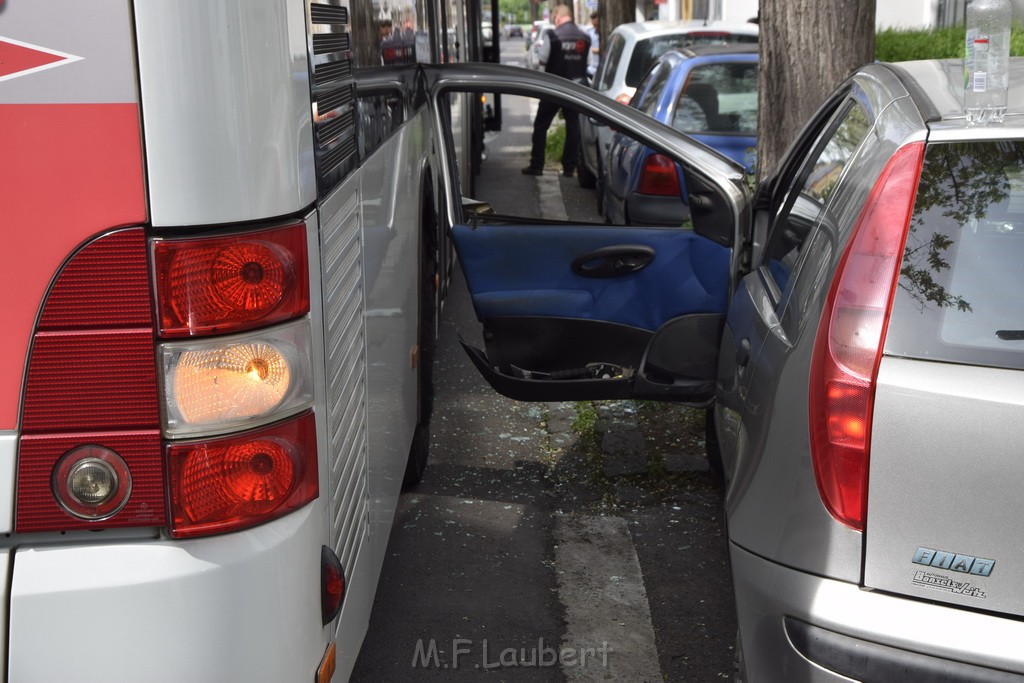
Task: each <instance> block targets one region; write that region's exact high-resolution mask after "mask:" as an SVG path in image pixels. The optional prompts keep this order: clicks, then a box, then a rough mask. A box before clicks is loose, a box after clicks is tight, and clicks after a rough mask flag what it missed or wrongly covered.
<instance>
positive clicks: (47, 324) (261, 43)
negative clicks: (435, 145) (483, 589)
mask: <svg viewBox="0 0 1024 683" xmlns="http://www.w3.org/2000/svg"><path fill="white" fill-rule="evenodd" d="M465 12H466V10H465V9H464V8H463V7H462V6H461V4H460V3H449V2H437V3H430V2H424V1H420V2H414V0H388V1H387V2H378V0H372V1H371V0H351V1H350V0H321V1H317V2H311V1H309V0H139V1H137V2H132V1H130V0H90V1H89V2H82V1H81V0H8V1H6V2H3V3H0V150H2V152H0V155H2V159H3V170H4V173H3V175H4V181H3V182H2V183H0V224H2V225H3V239H4V244H3V248H2V249H0V254H2V256H0V259H2V263H3V267H2V268H0V270H2V271H3V276H2V277H3V301H4V307H5V309H6V311H7V315H6V316H5V318H6V319H5V321H4V326H3V332H2V334H0V345H2V353H0V356H2V360H0V364H2V366H0V385H2V386H0V430H2V431H0V532H2V533H3V534H4V535H3V536H2V537H0V561H2V563H3V573H4V575H5V576H7V577H8V580H7V581H4V582H3V583H2V584H0V591H2V592H3V596H2V598H3V604H4V606H5V607H4V614H5V618H4V619H3V620H0V643H3V644H4V646H5V653H6V656H5V657H4V667H3V669H2V670H3V671H4V672H5V677H6V678H8V679H10V680H19V681H25V680H46V681H56V680H63V681H71V680H95V681H118V680H124V681H129V680H130V681H143V680H168V681H185V680H222V681H226V680H233V681H235V680H237V681H242V680H245V681H255V680H272V681H285V680H301V681H308V680H314V679H315V678H316V677H317V676H318V675H319V676H320V677H321V679H323V680H326V679H328V678H330V677H331V673H332V671H334V668H335V666H336V668H337V678H338V679H339V680H340V679H343V678H345V677H346V676H347V673H348V671H349V670H350V669H351V666H352V664H353V662H354V660H355V657H356V655H357V654H358V649H359V644H360V642H361V640H362V637H363V634H364V633H365V630H366V625H367V622H368V615H369V610H370V606H371V604H372V602H373V594H374V590H375V588H376V583H377V577H378V574H379V571H380V566H381V563H382V561H383V558H384V552H385V547H386V543H387V538H388V531H389V529H390V525H391V520H392V518H393V515H394V510H395V505H396V502H397V498H398V494H399V491H400V487H401V484H402V482H403V480H404V481H405V482H406V483H412V482H415V481H416V480H417V479H418V478H419V477H420V476H421V475H422V472H423V467H424V466H425V464H426V456H427V447H428V443H429V439H428V429H427V425H428V421H429V418H430V404H431V373H430V368H431V361H432V356H433V344H434V339H435V335H436V329H437V316H438V315H439V311H440V305H441V303H442V301H443V299H444V295H445V291H446V288H447V283H448V277H447V274H448V272H449V269H450V265H451V263H450V261H451V257H450V249H449V248H448V247H447V244H448V240H447V236H446V233H445V232H443V231H442V230H440V227H439V222H438V220H437V216H436V208H437V207H436V206H435V203H434V199H433V198H434V194H435V191H434V185H435V183H436V178H435V177H433V176H432V174H431V168H430V167H431V163H430V161H429V159H428V157H429V155H430V148H429V141H430V133H429V131H428V130H427V129H426V123H425V122H424V117H422V116H421V117H417V116H416V112H415V109H414V108H413V107H412V106H411V105H410V103H409V102H407V101H405V99H403V97H402V96H401V95H400V94H396V93H395V91H394V90H393V89H390V90H389V89H383V90H380V91H379V92H377V91H374V89H373V88H372V87H371V88H370V89H369V90H368V91H366V92H362V91H359V90H357V89H356V87H355V80H354V74H355V73H357V72H358V71H359V70H361V69H364V70H368V71H370V72H373V71H374V70H375V69H377V70H379V69H385V68H389V67H394V66H395V65H399V66H405V65H407V64H411V63H416V62H417V61H420V62H446V61H456V60H464V59H465V58H466V57H467V55H466V54H465V49H466V48H465V45H466V44H467V40H466V39H465V38H460V37H459V36H462V35H463V31H464V29H465V26H466V25H467V20H466V16H465ZM389 25H390V33H389V35H385V34H386V33H388V27H389ZM449 26H450V27H451V32H449V31H448V28H449ZM460 49H461V50H462V51H463V53H462V54H459V53H458V50H460ZM454 109H455V110H458V104H456V105H454ZM458 118H461V119H463V120H465V119H466V115H462V116H460V117H458ZM462 139H463V140H464V144H465V141H468V140H469V139H470V136H469V135H468V133H466V134H465V135H464V137H463V138H462ZM335 643H337V644H338V645H339V647H338V650H337V652H335V649H334V648H335V645H334V644H335ZM335 659H336V660H337V664H336V665H335V663H334V662H335Z"/></svg>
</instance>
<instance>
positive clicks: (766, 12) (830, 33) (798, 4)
mask: <svg viewBox="0 0 1024 683" xmlns="http://www.w3.org/2000/svg"><path fill="white" fill-rule="evenodd" d="M759 4H760V27H761V30H760V38H759V42H760V60H761V62H760V67H759V68H760V79H759V85H758V98H759V104H758V106H759V115H758V138H757V160H758V161H757V172H758V175H759V177H761V178H764V177H765V176H766V175H768V174H769V173H771V171H772V170H773V169H774V168H775V166H776V164H778V162H779V161H780V160H781V158H782V155H783V153H784V152H785V151H786V148H787V147H788V146H789V143H790V142H791V141H792V140H793V139H794V138H795V137H796V134H797V132H798V131H799V130H800V129H801V128H802V127H803V125H804V123H805V122H806V121H807V120H808V119H809V118H810V117H811V115H812V114H813V113H814V111H815V110H816V109H817V108H818V106H819V105H820V104H821V103H822V102H823V101H824V100H825V98H826V97H827V96H828V94H829V93H830V92H832V90H834V89H835V87H836V86H837V85H839V83H841V82H842V81H843V79H844V78H846V77H847V76H848V75H849V74H850V73H851V72H852V71H853V70H854V69H856V68H858V67H860V66H862V65H864V64H866V63H868V62H870V61H873V60H874V55H875V0H847V1H846V2H834V1H829V2H822V1H821V0H760V3H759Z"/></svg>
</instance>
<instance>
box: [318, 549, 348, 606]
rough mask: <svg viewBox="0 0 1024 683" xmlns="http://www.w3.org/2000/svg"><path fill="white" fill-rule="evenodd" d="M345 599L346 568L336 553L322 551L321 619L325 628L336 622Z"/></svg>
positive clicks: (326, 550) (329, 550)
mask: <svg viewBox="0 0 1024 683" xmlns="http://www.w3.org/2000/svg"><path fill="white" fill-rule="evenodd" d="M344 599H345V568H344V567H342V566H341V560H339V559H338V556H337V555H335V554H334V551H333V550H331V549H330V548H328V547H327V546H322V547H321V549H320V617H321V619H322V620H323V623H324V626H326V625H327V624H329V623H331V622H332V621H334V618H335V617H336V616H338V613H339V612H340V611H341V603H342V601H343V600H344Z"/></svg>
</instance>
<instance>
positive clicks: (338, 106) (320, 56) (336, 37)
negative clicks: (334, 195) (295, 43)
mask: <svg viewBox="0 0 1024 683" xmlns="http://www.w3.org/2000/svg"><path fill="white" fill-rule="evenodd" d="M338 2H340V0H327V1H325V2H310V3H309V19H310V24H309V25H310V29H311V35H310V41H309V50H310V64H311V65H312V69H313V74H312V79H311V81H310V83H311V88H312V94H313V106H314V117H313V130H314V133H315V135H316V160H317V180H318V185H319V190H320V195H321V196H323V195H325V194H326V193H327V192H328V191H329V190H330V189H331V188H332V187H334V186H335V185H337V184H338V183H339V182H340V181H341V180H342V179H343V178H344V177H345V176H347V175H348V174H349V173H350V172H351V171H352V170H353V169H354V168H355V167H356V152H357V145H356V116H355V112H354V107H355V104H354V100H355V87H354V84H353V80H352V36H351V33H350V31H351V27H350V26H349V11H348V8H347V7H342V6H341V5H340V4H336V3H338Z"/></svg>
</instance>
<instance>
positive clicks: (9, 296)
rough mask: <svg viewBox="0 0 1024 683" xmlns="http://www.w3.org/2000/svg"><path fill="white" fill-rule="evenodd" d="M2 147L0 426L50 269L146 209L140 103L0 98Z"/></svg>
mask: <svg viewBox="0 0 1024 683" xmlns="http://www.w3.org/2000/svg"><path fill="white" fill-rule="evenodd" d="M0 149H2V150H4V154H3V176H2V178H0V222H2V224H3V228H4V229H3V231H2V237H0V240H2V241H0V292H4V295H3V300H4V306H3V312H2V314H0V320H2V321H3V334H0V429H14V428H16V427H17V423H18V414H19V412H20V410H19V403H20V401H21V391H22V380H23V376H24V370H25V364H26V361H27V353H28V347H29V342H30V340H31V338H32V332H33V327H34V326H35V321H36V317H37V314H38V312H39V309H40V306H41V304H42V302H43V298H44V297H45V296H46V291H47V288H48V287H49V285H50V282H51V281H52V280H53V277H54V275H56V273H57V271H58V270H59V269H60V267H61V264H62V263H63V262H64V260H65V259H66V258H67V257H68V256H69V255H70V254H71V253H72V252H73V251H74V250H75V248H76V247H78V246H79V245H80V244H82V242H84V241H85V240H86V239H88V238H89V237H90V236H92V235H95V234H97V233H99V232H103V231H105V230H108V229H110V228H115V227H121V226H126V225H137V224H139V223H142V222H144V221H145V219H146V202H145V191H144V187H143V169H142V139H141V135H140V132H139V111H138V106H137V105H136V104H134V103H129V104H6V105H0ZM68 372H69V373H72V372H74V368H68Z"/></svg>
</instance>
